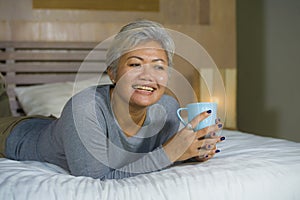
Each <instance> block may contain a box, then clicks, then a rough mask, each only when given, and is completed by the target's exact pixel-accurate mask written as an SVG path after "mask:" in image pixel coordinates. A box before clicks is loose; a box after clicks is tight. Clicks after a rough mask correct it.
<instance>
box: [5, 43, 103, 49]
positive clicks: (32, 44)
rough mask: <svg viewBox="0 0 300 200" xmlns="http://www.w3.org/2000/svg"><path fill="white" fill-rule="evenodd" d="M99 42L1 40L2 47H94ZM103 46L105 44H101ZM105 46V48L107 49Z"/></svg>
mask: <svg viewBox="0 0 300 200" xmlns="http://www.w3.org/2000/svg"><path fill="white" fill-rule="evenodd" d="M98 44H99V43H97V42H47V41H35V42H27V41H1V42H0V48H2V49H3V48H16V49H93V48H95V47H96V46H97V45H98ZM101 46H103V45H101ZM106 48H107V46H104V48H103V49H106Z"/></svg>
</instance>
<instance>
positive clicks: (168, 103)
mask: <svg viewBox="0 0 300 200" xmlns="http://www.w3.org/2000/svg"><path fill="white" fill-rule="evenodd" d="M158 103H159V104H161V105H163V106H164V107H168V108H170V109H171V110H173V109H177V108H178V107H179V103H178V101H177V100H176V99H175V98H174V97H172V96H170V95H167V94H164V95H163V96H162V97H161V99H160V100H159V101H158Z"/></svg>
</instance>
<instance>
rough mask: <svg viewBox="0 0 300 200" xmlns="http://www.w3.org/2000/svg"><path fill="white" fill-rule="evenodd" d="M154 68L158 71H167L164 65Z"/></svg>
mask: <svg viewBox="0 0 300 200" xmlns="http://www.w3.org/2000/svg"><path fill="white" fill-rule="evenodd" d="M154 68H155V69H158V70H165V67H164V66H162V65H155V66H154Z"/></svg>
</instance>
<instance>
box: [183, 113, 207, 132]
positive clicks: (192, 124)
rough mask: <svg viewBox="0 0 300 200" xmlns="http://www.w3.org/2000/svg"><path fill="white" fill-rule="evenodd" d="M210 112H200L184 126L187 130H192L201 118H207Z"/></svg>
mask: <svg viewBox="0 0 300 200" xmlns="http://www.w3.org/2000/svg"><path fill="white" fill-rule="evenodd" d="M210 113H211V110H208V111H205V112H202V113H200V114H199V115H197V116H196V117H195V118H194V119H192V121H190V122H189V123H188V124H187V125H186V128H187V129H189V130H193V129H194V128H195V127H196V126H197V125H198V124H199V123H200V122H201V121H202V120H204V119H205V118H207V117H208V116H209V115H210Z"/></svg>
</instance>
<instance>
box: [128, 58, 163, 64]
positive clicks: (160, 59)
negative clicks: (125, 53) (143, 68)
mask: <svg viewBox="0 0 300 200" xmlns="http://www.w3.org/2000/svg"><path fill="white" fill-rule="evenodd" d="M131 58H136V59H139V60H141V61H144V59H143V58H141V57H139V56H129V57H128V58H127V60H129V59H131ZM151 62H164V63H165V62H166V61H165V60H164V59H162V58H155V59H153V60H151Z"/></svg>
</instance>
